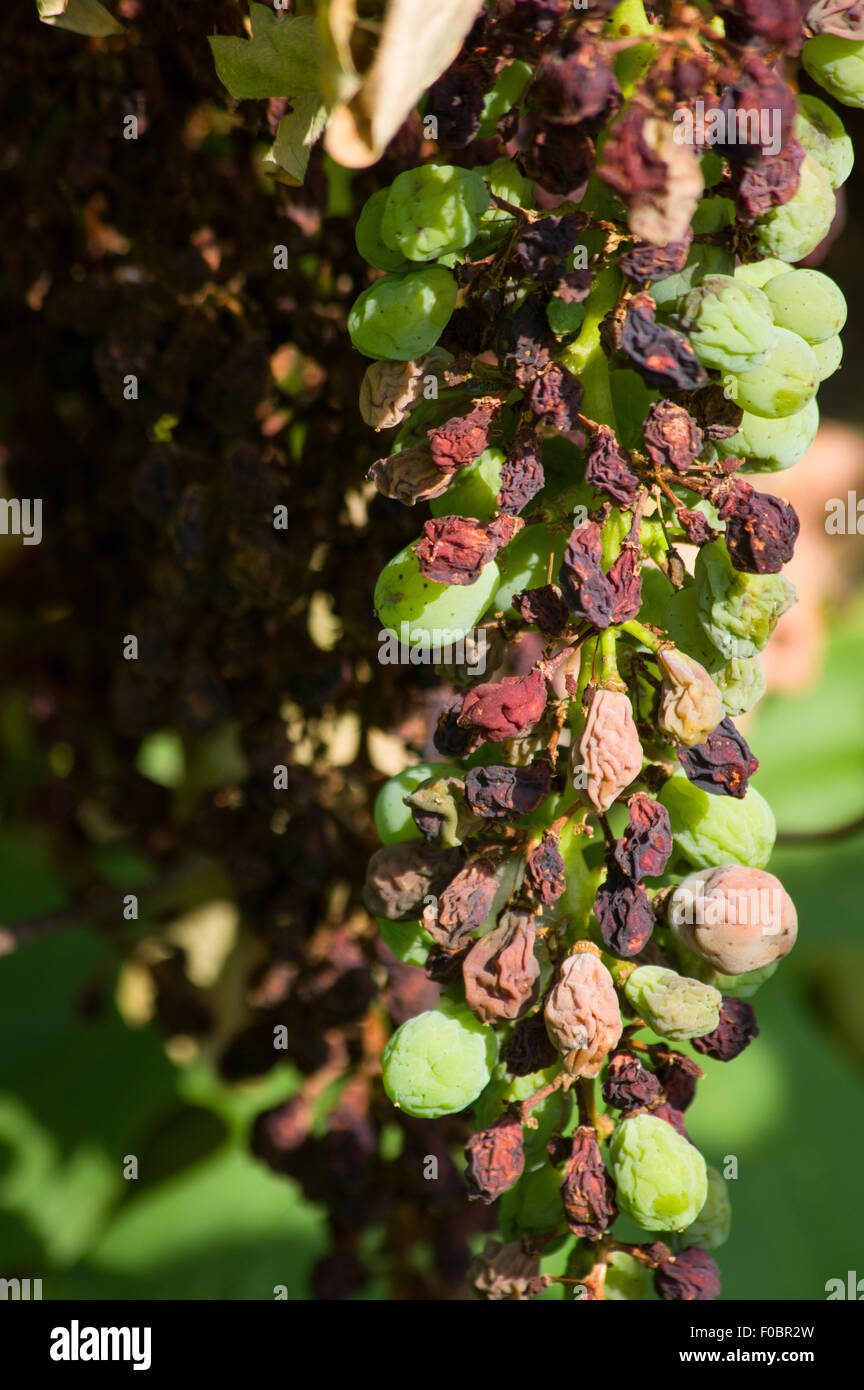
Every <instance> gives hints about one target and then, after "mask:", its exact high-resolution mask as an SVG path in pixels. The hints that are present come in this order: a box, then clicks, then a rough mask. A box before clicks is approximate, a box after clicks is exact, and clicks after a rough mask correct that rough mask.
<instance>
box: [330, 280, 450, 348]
mask: <svg viewBox="0 0 864 1390" xmlns="http://www.w3.org/2000/svg"><path fill="white" fill-rule="evenodd" d="M457 293H458V289H457V285H456V281H455V279H454V278H453V276H452V275H451V273H450V271H449V270H445V268H444V267H443V266H437V265H433V266H426V267H424V268H423V269H417V270H411V271H407V272H406V273H404V274H401V275H400V274H391V275H385V276H383V277H382V279H380V280H376V281H375V283H374V285H370V286H369V288H368V290H364V291H363V292H362V294H360V295H358V297H357V299H355V301H354V304H353V305H352V307H351V312H350V313H349V315H348V332H349V334H350V335H351V341H352V343H353V344H354V346H355V348H356V349H357V351H358V352H362V353H363V354H364V356H366V357H378V358H382V357H384V358H386V359H387V360H388V361H391V362H410V361H413V360H414V358H417V357H422V356H423V353H424V352H428V351H429V349H430V348H432V347H434V346H435V344H436V343H437V341H438V339H439V338H440V336H441V333H442V332H443V330H444V326H445V324H446V323H447V320H448V319H449V318H450V315H451V314H452V313H453V310H454V308H455V307H456V295H457Z"/></svg>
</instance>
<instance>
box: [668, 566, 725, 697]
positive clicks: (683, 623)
mask: <svg viewBox="0 0 864 1390" xmlns="http://www.w3.org/2000/svg"><path fill="white" fill-rule="evenodd" d="M661 626H662V627H664V628H665V629H666V631H667V632H668V633H669V636H670V637H671V638H672V641H673V642H674V643H675V645H676V647H678V648H680V650H681V651H682V652H686V653H687V655H688V656H692V657H693V659H694V660H695V661H698V662H699V664H700V666H704V667H705V670H706V671H708V672H709V674H710V675H711V676H712V679H713V673H714V669H715V667H717V666H720V665H722V662H723V654H722V652H721V651H719V650H718V648H717V647H716V646H715V645H714V643H713V642H712V641H711V638H710V636H709V634H708V633H706V631H705V629H704V627H703V626H702V623H701V622H700V619H699V600H698V594H697V591H696V588H695V586H694V585H692V584H690V585H688V586H687V588H686V589H675V590H673V592H672V596H671V597H670V599H669V601H668V602H667V604H666V609H665V612H664V615H663V621H662V623H661Z"/></svg>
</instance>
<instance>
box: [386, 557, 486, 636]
mask: <svg viewBox="0 0 864 1390" xmlns="http://www.w3.org/2000/svg"><path fill="white" fill-rule="evenodd" d="M499 582H500V575H499V573H498V566H497V565H496V564H495V561H494V560H490V561H489V563H488V565H484V567H483V569H482V570H481V572H480V577H479V579H477V580H475V582H474V583H473V584H436V583H434V582H433V581H432V580H431V579H424V578H423V576H422V574H421V573H420V565H419V563H418V560H417V556H416V555H415V554H414V551H413V550H412V549H411V547H410V546H406V547H405V549H404V550H400V551H399V553H398V555H394V556H393V559H392V560H390V561H388V563H387V564H386V565H385V566H384V568H383V570H382V571H381V573H380V575H379V576H378V583H377V584H376V585H375V598H374V602H375V612H376V613H377V614H378V617H379V618H380V619H381V623H382V625H383V626H384V627H385V628H388V629H389V630H390V631H392V632H395V633H396V634H397V636H398V637H399V639H400V641H401V640H404V641H406V642H407V643H408V645H409V646H412V647H423V648H430V647H435V646H437V645H438V644H439V643H442V644H447V643H453V642H460V641H462V640H463V639H464V637H465V635H466V633H468V632H470V631H471V629H472V627H473V626H474V624H475V623H476V622H477V619H478V618H479V617H480V615H481V613H483V611H484V609H485V608H486V607H487V606H488V603H489V600H490V598H491V597H492V595H493V593H494V592H495V590H496V589H497V587H498V584H499ZM403 623H404V624H405V628H404V630H403V628H402V624H403ZM403 631H404V636H403Z"/></svg>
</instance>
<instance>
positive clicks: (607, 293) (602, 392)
mask: <svg viewBox="0 0 864 1390" xmlns="http://www.w3.org/2000/svg"><path fill="white" fill-rule="evenodd" d="M620 287H621V275H620V273H619V271H618V270H617V269H616V268H615V267H614V266H607V267H606V268H605V269H604V270H601V271H599V272H598V274H597V275H596V276H595V278H594V284H593V286H592V288H591V293H590V294H589V296H588V299H587V300H586V302H585V318H584V320H583V322H582V327H581V329H580V330H579V336H578V338H576V339H575V341H574V342H572V343H569V344H568V346H567V347H565V348H564V349H563V351H562V352H561V354H560V361H561V362H562V364H563V365H564V366H565V367H566V368H567V370H568V371H571V372H573V373H574V375H575V376H578V377H579V380H580V381H581V383H582V386H583V387H584V390H585V402H584V404H585V413H586V418H590V419H591V420H592V422H593V421H596V422H597V423H598V424H601V425H610V426H611V427H612V429H613V430H614V429H615V407H614V404H613V402H612V387H611V383H610V380H609V359H608V358H607V356H606V353H605V352H604V351H603V344H602V342H601V340H600V325H601V323H602V322H603V320H604V318H605V317H606V315H607V314H608V313H610V311H611V310H612V309H614V307H615V305H616V304H617V302H618V293H619V290H620Z"/></svg>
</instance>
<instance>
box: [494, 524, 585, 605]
mask: <svg viewBox="0 0 864 1390" xmlns="http://www.w3.org/2000/svg"><path fill="white" fill-rule="evenodd" d="M566 546H567V537H566V536H565V535H564V533H563V532H552V531H550V530H549V528H548V527H547V526H526V528H525V530H524V531H521V532H520V533H519V535H518V536H517V537H516V538H515V540H512V541H511V542H510V544H509V545H508V546H507V547H506V549H504V550H501V551H499V553H498V568H499V570H500V572H501V582H500V584H499V586H498V588H497V590H496V592H495V595H494V597H493V599H492V602H491V604H490V605H489V612H490V613H498V612H501V613H505V614H506V615H507V617H509V618H516V617H518V616H519V615H518V614H517V612H516V609H515V608H514V607H513V595H514V594H518V593H520V592H521V591H522V590H523V589H536V588H540V587H541V586H542V585H544V584H545V583H546V575H547V573H548V569H549V554H550V551H551V552H552V555H553V565H552V581H553V583H554V582H555V577H556V575H557V573H558V568H559V566H560V564H561V557H562V556H563V554H564V551H565V549H566Z"/></svg>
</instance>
